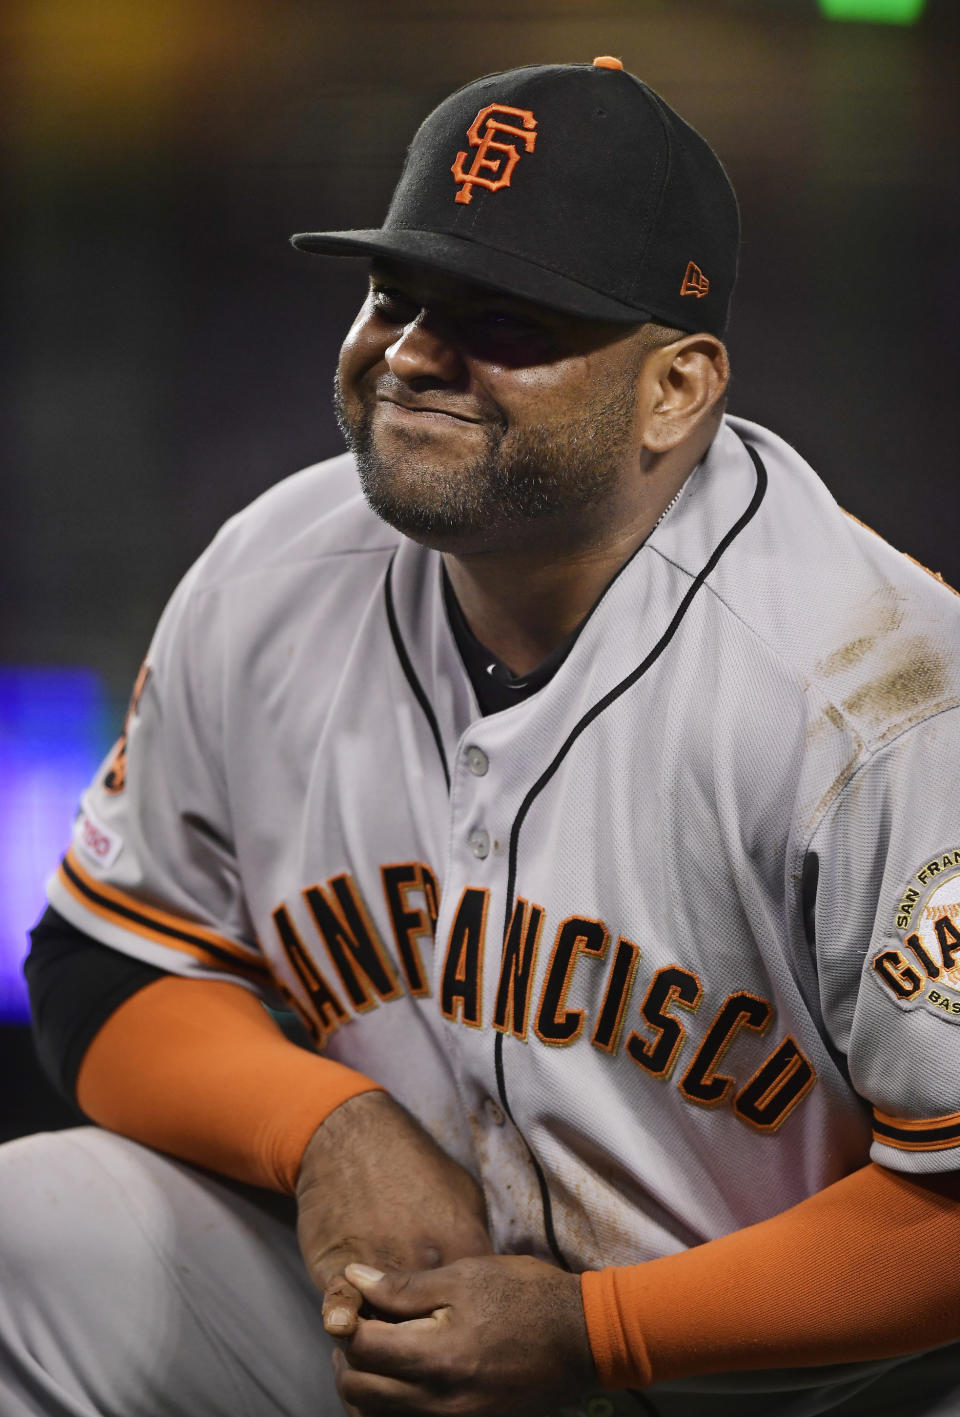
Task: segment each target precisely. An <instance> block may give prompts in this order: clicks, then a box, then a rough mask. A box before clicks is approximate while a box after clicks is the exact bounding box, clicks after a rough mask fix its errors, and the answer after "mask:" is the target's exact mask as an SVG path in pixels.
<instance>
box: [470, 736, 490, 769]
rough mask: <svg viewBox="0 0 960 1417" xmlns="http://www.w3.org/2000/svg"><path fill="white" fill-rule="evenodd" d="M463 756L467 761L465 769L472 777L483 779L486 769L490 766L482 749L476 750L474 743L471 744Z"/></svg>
mask: <svg viewBox="0 0 960 1417" xmlns="http://www.w3.org/2000/svg"><path fill="white" fill-rule="evenodd" d="M464 756H465V757H466V760H467V767H468V768H469V769H470V771H471V772H472V773H473V775H474V777H483V775H484V773H485V772H486V771H487V768H488V767H489V766H490V759H489V758H488V757H487V755H486V753H485V752H484V751H483V749H482V748H478V747H477V745H476V743H471V744H470V747H469V748H468V749H467V751H466V753H465V754H464Z"/></svg>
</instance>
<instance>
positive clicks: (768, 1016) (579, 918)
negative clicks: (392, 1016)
mask: <svg viewBox="0 0 960 1417" xmlns="http://www.w3.org/2000/svg"><path fill="white" fill-rule="evenodd" d="M380 879H381V885H382V889H383V895H384V900H385V904H386V909H387V916H388V918H389V920H390V923H391V929H392V934H393V941H392V943H393V946H394V952H395V958H396V960H397V962H398V965H399V968H398V967H397V966H396V965H394V963H393V962H392V960H391V956H390V954H389V952H388V951H387V949H386V948H385V946H384V943H383V941H382V940H381V939H380V936H379V935H378V933H377V929H376V926H375V925H374V923H373V918H372V915H371V912H370V911H369V909H368V908H367V905H366V903H365V902H364V900H363V897H362V895H361V892H360V890H359V887H358V886H357V883H356V882H355V881H354V880H353V878H352V877H351V876H350V875H348V874H347V873H342V874H339V875H336V876H332V877H330V879H329V880H328V881H327V882H326V883H325V884H323V885H321V884H319V883H317V884H314V885H311V886H307V887H306V888H305V889H304V890H303V891H302V892H301V895H302V898H303V900H304V902H305V903H306V906H307V914H308V917H309V919H310V920H311V922H312V925H313V927H314V936H313V938H312V939H311V940H310V941H306V940H305V939H304V937H303V934H302V932H301V930H300V929H298V928H297V926H296V925H295V924H294V920H293V915H292V913H291V911H290V909H289V908H288V907H287V906H286V905H280V906H278V907H277V909H276V910H274V912H273V921H274V925H275V927H276V931H277V936H278V938H279V940H280V943H281V945H282V946H283V950H284V953H285V955H286V957H287V959H288V960H289V962H290V965H291V968H292V969H293V972H294V974H295V976H296V978H297V980H298V981H299V983H300V986H301V991H302V997H301V998H300V999H298V1000H293V999H291V1003H292V1004H293V1005H294V1006H295V1007H296V1008H297V1011H298V1012H299V1013H300V1014H301V1017H303V1018H304V1021H305V1022H306V1023H307V1024H308V1027H309V1028H310V1030H311V1033H312V1034H313V1037H314V1039H315V1040H316V1041H317V1043H318V1045H321V1046H322V1044H323V1042H325V1040H326V1039H327V1038H328V1037H329V1036H330V1034H331V1033H332V1032H334V1031H335V1030H336V1029H337V1028H340V1027H341V1026H342V1025H343V1024H344V1023H347V1022H348V1021H349V1020H350V1019H351V1017H352V1015H353V1014H362V1013H366V1012H368V1011H369V1010H370V1009H373V1008H376V1007H378V1006H379V1005H380V1004H382V1003H389V1002H390V1001H391V1000H393V999H396V998H399V997H400V996H401V995H402V994H403V993H404V992H406V993H409V994H412V995H414V996H415V997H417V996H420V997H423V996H427V995H429V993H430V983H429V976H428V972H427V968H426V967H425V964H424V958H423V950H422V948H421V947H422V946H424V945H425V944H426V943H427V942H428V941H429V942H430V943H432V942H433V940H434V937H435V933H436V923H437V916H438V912H439V888H438V885H437V880H436V877H435V875H434V873H433V871H432V870H431V869H430V867H428V866H427V865H425V864H424V863H423V862H401V863H396V864H392V865H386V866H382V867H381V868H380ZM416 896H419V899H420V901H421V902H422V904H417V903H416V900H415V899H414V897H416ZM489 901H490V893H489V891H488V890H487V889H485V888H480V887H475V886H467V887H465V888H464V890H463V891H462V893H461V896H460V899H459V901H458V903H457V907H456V909H455V911H454V913H453V918H452V921H451V924H450V928H449V931H448V934H447V940H446V944H445V950H444V955H443V960H442V964H441V967H440V969H439V973H438V978H439V989H440V1000H439V1003H440V1011H441V1013H442V1014H443V1016H444V1018H446V1019H447V1020H449V1021H450V1022H451V1023H454V1024H462V1025H465V1026H466V1027H468V1028H478V1029H479V1028H483V1027H484V1025H485V1024H486V1023H489V1025H490V1026H491V1027H492V1028H493V1029H495V1030H496V1031H498V1032H500V1033H504V1034H510V1035H511V1036H512V1037H514V1038H517V1039H519V1040H520V1041H522V1042H529V1041H531V1034H532V1035H533V1036H534V1037H535V1038H536V1039H537V1041H538V1042H539V1043H540V1044H543V1045H545V1046H546V1047H550V1048H568V1047H570V1046H572V1045H574V1044H576V1043H578V1042H579V1041H580V1040H581V1039H583V1038H588V1039H589V1042H590V1045H591V1046H592V1047H594V1048H596V1049H598V1050H599V1051H600V1052H602V1053H606V1054H608V1055H610V1056H613V1055H616V1054H622V1055H624V1056H626V1057H628V1058H629V1059H630V1060H631V1061H632V1063H633V1064H634V1065H635V1066H636V1067H637V1068H638V1069H640V1071H641V1072H643V1073H645V1074H646V1075H648V1076H649V1077H651V1078H655V1079H659V1080H661V1081H667V1080H670V1079H672V1078H673V1077H674V1076H675V1074H678V1075H677V1078H676V1086H677V1088H678V1091H679V1093H680V1095H681V1096H682V1097H683V1098H684V1099H685V1101H687V1102H690V1103H693V1104H695V1105H696V1106H699V1107H704V1108H716V1107H720V1106H722V1105H727V1106H729V1107H730V1108H731V1110H732V1111H733V1113H734V1115H735V1116H736V1117H737V1118H738V1119H739V1120H740V1121H741V1122H744V1123H746V1124H747V1125H748V1126H750V1127H752V1128H754V1129H755V1130H757V1131H760V1132H773V1131H776V1130H777V1129H778V1128H779V1127H780V1126H781V1125H782V1124H783V1122H784V1121H785V1120H786V1119H787V1117H788V1116H789V1115H790V1113H791V1112H792V1111H793V1109H794V1108H795V1107H796V1106H797V1105H798V1104H799V1103H800V1102H801V1101H802V1100H803V1098H804V1097H805V1096H806V1095H807V1093H808V1092H809V1091H810V1089H811V1088H812V1087H813V1086H814V1084H815V1082H816V1073H815V1071H814V1068H813V1065H812V1064H811V1063H810V1061H809V1059H808V1058H806V1056H805V1055H804V1053H803V1052H802V1050H801V1048H800V1046H799V1044H798V1043H797V1042H796V1040H795V1039H794V1038H792V1037H790V1036H789V1035H788V1036H787V1037H785V1038H783V1039H781V1040H780V1041H779V1042H778V1043H777V1044H776V1046H775V1047H773V1048H772V1049H771V1051H770V1053H769V1054H768V1055H767V1057H766V1058H765V1059H764V1061H763V1063H762V1064H761V1066H760V1067H759V1068H757V1069H755V1070H754V1071H753V1072H752V1073H750V1075H749V1076H743V1071H744V1070H742V1069H738V1068H737V1067H736V1043H737V1039H738V1036H739V1035H741V1034H750V1033H752V1034H755V1035H757V1036H764V1035H766V1034H767V1033H768V1032H769V1030H770V1028H771V1026H772V1024H773V1021H774V1018H775V1012H776V1011H775V1009H774V1006H773V1004H772V1003H771V1002H770V1001H769V1000H768V999H765V998H762V997H761V996H760V995H758V994H756V993H754V992H753V991H751V990H748V989H734V990H732V991H731V992H730V993H729V994H727V995H726V997H725V998H723V999H721V1000H719V1001H718V1000H717V999H714V1000H712V1001H711V1002H710V1003H709V1004H707V1001H706V990H705V988H704V985H703V983H702V981H701V979H700V978H699V976H698V975H697V974H695V973H694V972H693V971H692V970H690V969H689V968H687V967H685V966H684V965H683V964H680V963H676V964H669V965H665V966H663V967H661V968H659V969H657V970H656V971H655V972H654V973H653V975H652V976H651V977H650V978H649V979H648V980H647V981H646V987H645V988H644V992H643V995H642V997H641V998H640V999H639V1000H638V1001H637V1004H636V1010H635V1015H631V1013H630V1004H631V996H632V994H633V990H634V986H635V983H636V978H637V974H638V970H639V965H640V961H641V958H642V950H641V948H640V946H639V945H637V944H635V943H634V942H633V941H632V940H630V939H628V938H626V937H625V936H623V935H621V936H619V937H618V938H617V939H616V942H615V943H613V941H612V935H611V931H610V929H609V928H608V926H607V924H606V923H605V922H604V921H603V920H600V919H597V918H595V917H592V916H587V915H568V916H566V917H565V918H564V919H563V920H561V921H559V922H558V923H557V925H556V927H555V929H554V930H553V932H552V942H551V944H550V948H549V955H547V956H545V958H546V964H545V968H544V970H543V976H542V982H541V983H540V984H539V988H538V989H537V988H535V986H534V979H535V975H536V967H537V961H538V958H540V957H541V952H542V950H543V949H544V948H545V946H544V940H545V938H546V926H547V912H546V910H545V908H544V907H543V906H542V905H539V904H537V903H536V902H534V901H529V900H527V899H526V898H525V897H523V896H518V897H517V900H516V903H515V905H514V909H513V914H512V916H511V919H510V924H509V926H508V928H507V932H506V937H505V939H504V942H503V947H502V949H501V950H500V951H499V965H498V968H499V973H498V976H497V986H496V991H495V993H494V1005H493V1014H492V1017H491V1018H490V1019H485V1018H484V1004H483V1000H484V988H483V985H484V970H485V968H488V967H489V964H488V963H487V955H488V951H487V934H488V914H489V910H488V907H489ZM948 924H949V922H948ZM317 937H319V939H318V938H317ZM320 941H322V944H323V946H324V949H325V951H326V955H327V958H328V959H329V963H330V968H329V970H326V971H325V970H324V969H323V968H321V966H320V965H319V964H318V963H317V960H316V957H315V947H316V945H317V944H318V943H319V942H320ZM906 968H907V969H909V966H906ZM933 968H934V964H933V961H932V960H931V961H930V962H929V968H928V971H927V972H928V973H929V974H930V977H931V978H932V977H934V974H933V973H931V971H932V970H933ZM581 970H603V971H604V972H603V974H602V975H601V976H598V979H597V981H596V986H597V987H594V988H593V989H592V990H591V991H590V993H591V996H592V997H594V998H595V999H596V1000H597V1004H596V1007H595V1009H594V1010H593V1013H592V1016H589V1017H588V1009H587V1008H586V1007H574V1006H572V1005H571V1003H570V1002H569V998H570V993H571V988H572V985H573V981H574V978H575V976H578V973H579V971H581ZM901 975H902V969H901V971H900V973H898V974H896V977H897V978H898V979H900V978H901ZM704 1005H706V1007H704V1011H703V1014H702V1017H703V1019H704V1022H705V1024H706V1026H705V1028H695V1027H694V1024H695V1023H698V1022H699V1017H700V1016H699V1011H700V1010H701V1006H704ZM636 1015H638V1017H636ZM631 1021H632V1022H633V1023H634V1024H635V1026H634V1027H632V1028H631V1027H629V1024H630V1022H631ZM728 1054H730V1055H732V1058H733V1067H732V1070H727V1069H723V1070H722V1069H721V1063H722V1062H723V1061H724V1060H725V1059H726V1058H727V1055H728ZM681 1059H682V1064H683V1066H682V1067H681V1068H679V1070H678V1066H677V1065H678V1063H680V1062H681Z"/></svg>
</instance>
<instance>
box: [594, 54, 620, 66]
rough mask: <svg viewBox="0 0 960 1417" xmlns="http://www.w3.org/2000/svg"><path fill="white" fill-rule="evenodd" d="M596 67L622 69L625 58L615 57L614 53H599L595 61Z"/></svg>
mask: <svg viewBox="0 0 960 1417" xmlns="http://www.w3.org/2000/svg"><path fill="white" fill-rule="evenodd" d="M593 67H594V68H595V69H622V68H623V60H622V59H615V58H614V57H613V55H612V54H598V55H597V57H596V59H594V61H593Z"/></svg>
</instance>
